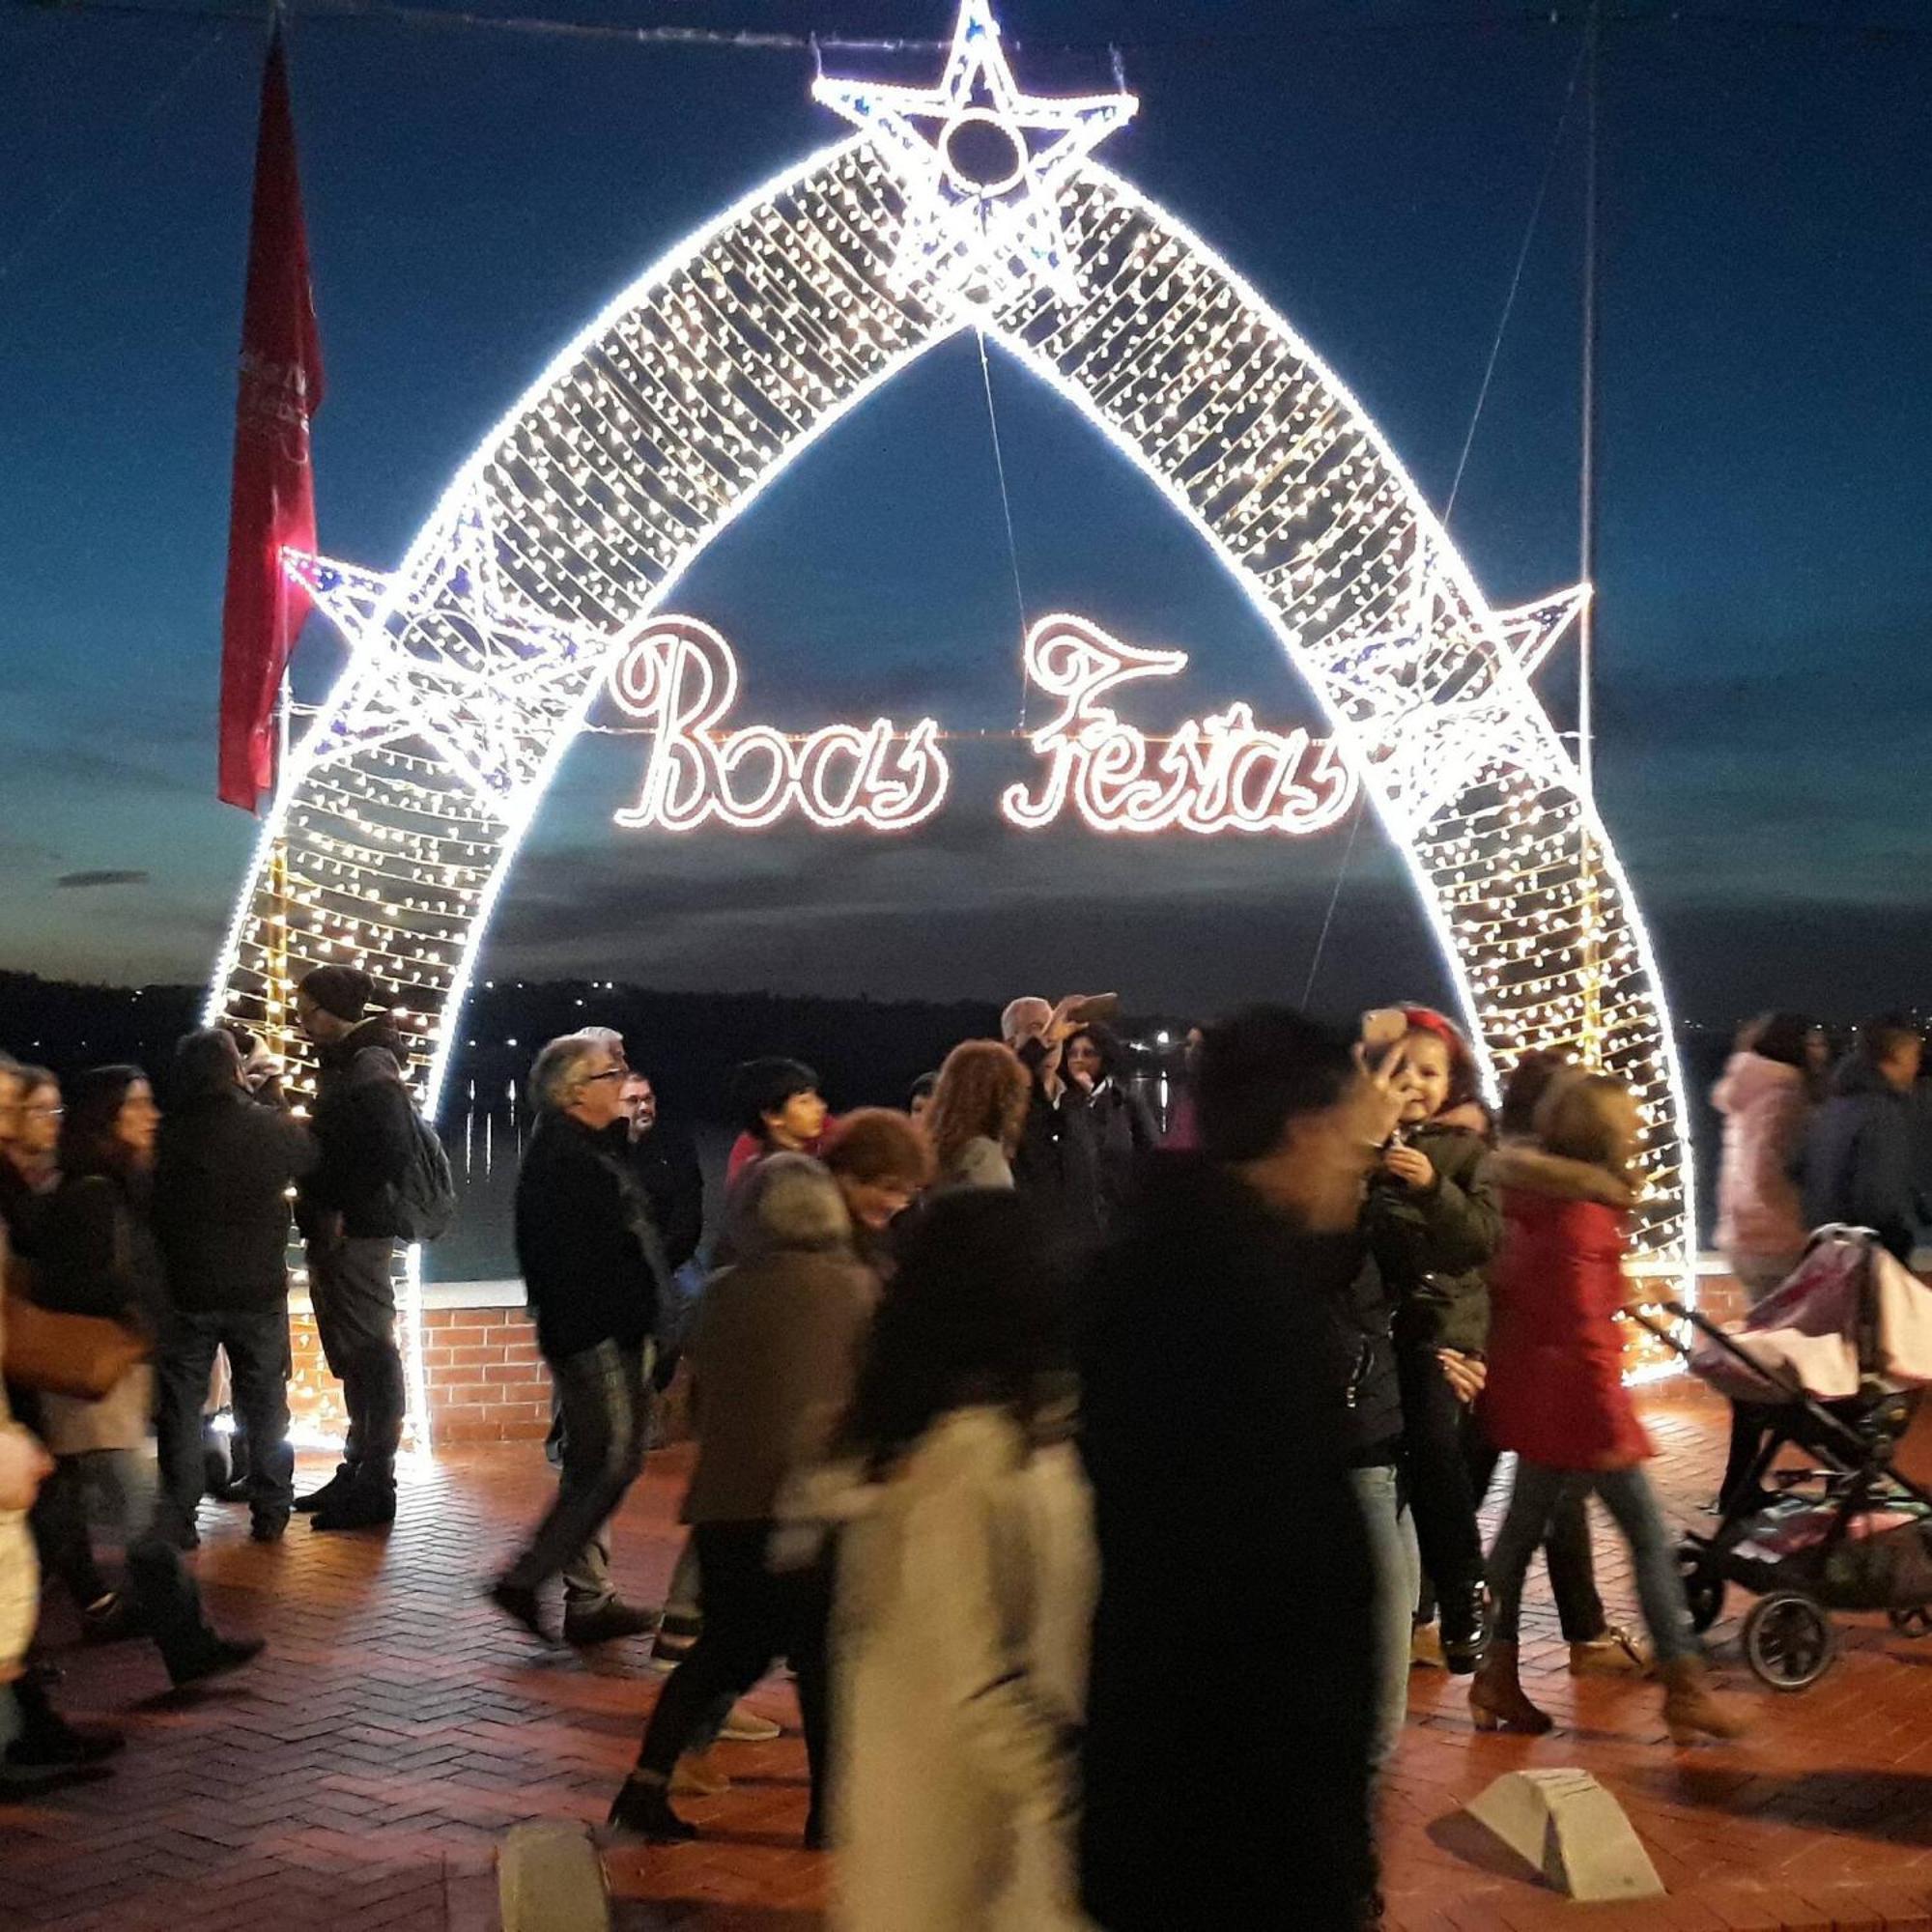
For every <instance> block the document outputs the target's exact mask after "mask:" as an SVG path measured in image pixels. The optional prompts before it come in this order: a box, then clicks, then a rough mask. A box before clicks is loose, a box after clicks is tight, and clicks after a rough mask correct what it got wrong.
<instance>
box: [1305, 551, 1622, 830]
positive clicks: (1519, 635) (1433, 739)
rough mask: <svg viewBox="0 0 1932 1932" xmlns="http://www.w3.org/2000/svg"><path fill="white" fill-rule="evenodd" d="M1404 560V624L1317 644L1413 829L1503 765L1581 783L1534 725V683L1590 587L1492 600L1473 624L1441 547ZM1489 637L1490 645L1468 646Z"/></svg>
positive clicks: (1372, 761) (1356, 729)
mask: <svg viewBox="0 0 1932 1932" xmlns="http://www.w3.org/2000/svg"><path fill="white" fill-rule="evenodd" d="M1407 568H1408V579H1409V581H1408V584H1407V587H1406V591H1405V594H1404V604H1405V607H1406V608H1405V611H1404V614H1403V615H1402V616H1401V617H1399V618H1398V619H1397V621H1396V622H1394V623H1393V624H1389V625H1385V626H1382V627H1381V628H1378V629H1376V630H1372V631H1353V632H1351V631H1344V632H1341V633H1339V634H1337V635H1336V636H1334V637H1332V638H1330V639H1327V640H1326V641H1325V642H1323V643H1322V644H1321V645H1320V646H1318V647H1317V648H1316V650H1315V652H1314V655H1315V657H1316V659H1317V661H1318V663H1319V667H1320V669H1321V674H1322V676H1323V679H1324V681H1325V683H1326V684H1327V686H1328V690H1329V695H1330V697H1331V698H1332V699H1334V700H1335V701H1336V702H1337V704H1338V707H1339V709H1340V710H1341V712H1342V714H1343V717H1344V719H1345V721H1346V723H1347V726H1348V728H1349V730H1350V733H1351V734H1352V735H1353V737H1354V740H1355V744H1356V750H1357V753H1358V755H1359V757H1360V759H1361V762H1362V765H1363V767H1364V769H1365V770H1366V771H1368V772H1371V773H1373V775H1374V777H1375V780H1376V782H1377V784H1378V787H1379V788H1380V789H1381V792H1382V795H1383V797H1384V799H1385V800H1386V801H1387V803H1388V805H1389V807H1390V809H1391V810H1393V811H1394V812H1395V813H1396V814H1397V815H1398V816H1399V817H1400V818H1401V820H1402V821H1403V823H1404V825H1405V827H1406V829H1407V830H1408V831H1409V832H1410V833H1413V832H1414V831H1415V830H1417V829H1419V828H1420V827H1421V826H1423V825H1425V824H1426V823H1427V822H1428V821H1429V820H1430V819H1431V818H1432V817H1433V816H1434V815H1435V812H1436V810H1438V809H1439V808H1440V807H1441V806H1442V805H1443V803H1444V802H1445V801H1446V800H1448V799H1450V798H1452V797H1454V796H1455V795H1456V794H1457V793H1458V792H1459V791H1460V790H1461V789H1462V788H1463V785H1464V783H1465V782H1466V781H1467V780H1468V778H1469V776H1470V775H1471V774H1472V773H1473V772H1475V771H1477V770H1480V769H1481V768H1483V767H1485V766H1492V765H1495V764H1498V763H1508V764H1514V765H1517V766H1519V767H1520V768H1521V769H1522V770H1524V771H1526V772H1528V773H1530V774H1531V775H1532V777H1534V778H1535V779H1536V780H1538V781H1541V782H1542V783H1545V784H1563V783H1574V782H1575V774H1574V772H1572V771H1571V770H1570V768H1569V766H1568V763H1567V760H1565V759H1564V757H1563V753H1562V751H1561V748H1560V747H1559V746H1557V744H1556V743H1555V741H1554V740H1553V739H1552V738H1551V737H1550V735H1549V734H1548V732H1547V731H1544V730H1540V729H1538V728H1537V722H1536V717H1535V707H1534V705H1533V703H1532V702H1530V701H1528V699H1527V682H1526V681H1527V679H1528V678H1529V676H1530V674H1531V673H1532V672H1534V671H1535V670H1536V669H1537V668H1538V667H1539V666H1541V665H1542V663H1543V661H1544V660H1545V659H1546V658H1547V657H1548V655H1549V653H1550V651H1551V649H1552V648H1553V647H1554V646H1555V644H1556V642H1557V640H1558V639H1560V638H1562V636H1563V635H1564V633H1565V632H1567V631H1568V630H1569V629H1570V627H1571V625H1572V624H1574V623H1575V622H1576V620H1577V616H1578V615H1579V614H1580V612H1581V611H1582V609H1583V607H1584V605H1585V604H1587V603H1588V602H1589V600H1590V586H1589V585H1588V584H1577V585H1576V586H1575V587H1574V588H1572V589H1569V590H1563V591H1559V592H1557V593H1556V594H1555V595H1553V596H1550V597H1546V598H1543V599H1541V600H1539V601H1538V602H1537V603H1534V604H1525V605H1522V606H1521V607H1520V608H1519V609H1515V610H1509V611H1489V610H1487V609H1484V610H1481V611H1478V612H1477V613H1476V614H1475V617H1474V620H1473V625H1472V620H1471V618H1470V616H1469V614H1468V613H1467V609H1466V605H1465V604H1464V602H1463V600H1462V599H1460V598H1459V597H1457V596H1456V594H1455V593H1454V591H1453V589H1452V586H1451V584H1450V581H1449V579H1448V577H1447V575H1446V574H1445V573H1444V571H1443V569H1442V567H1441V564H1440V562H1439V560H1438V559H1437V557H1436V556H1435V552H1434V548H1433V546H1431V545H1429V544H1427V543H1418V544H1417V546H1416V553H1415V555H1414V557H1413V559H1412V560H1411V561H1410V562H1409V564H1408V566H1407ZM1485 634H1486V635H1487V636H1488V638H1489V639H1490V644H1491V648H1490V649H1489V650H1488V651H1482V650H1471V649H1470V648H1469V645H1470V644H1471V643H1472V642H1474V641H1475V640H1476V639H1477V638H1478V637H1480V636H1483V635H1485ZM1510 668H1513V669H1514V670H1515V672H1516V673H1517V675H1516V676H1514V677H1512V676H1510V675H1509V674H1508V671H1509V669H1510Z"/></svg>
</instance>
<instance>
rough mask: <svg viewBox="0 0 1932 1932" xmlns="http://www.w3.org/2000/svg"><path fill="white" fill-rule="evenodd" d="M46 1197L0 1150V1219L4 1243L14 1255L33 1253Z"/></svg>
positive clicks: (49, 1195)
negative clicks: (5, 1238)
mask: <svg viewBox="0 0 1932 1932" xmlns="http://www.w3.org/2000/svg"><path fill="white" fill-rule="evenodd" d="M50 1199H52V1196H51V1194H50V1193H47V1192H43V1190H42V1189H40V1188H38V1187H36V1186H35V1185H34V1183H33V1182H32V1181H31V1180H29V1179H27V1177H26V1176H25V1175H24V1174H22V1173H21V1172H20V1170H19V1169H18V1168H17V1167H15V1166H14V1163H13V1161H12V1160H10V1159H9V1158H8V1157H7V1155H6V1154H4V1153H0V1221H4V1222H5V1223H6V1224H7V1245H8V1247H9V1248H10V1249H11V1250H12V1251H13V1252H14V1254H16V1255H20V1256H23V1257H25V1258H27V1259H28V1260H31V1259H32V1258H33V1256H34V1255H35V1253H36V1252H37V1250H38V1243H39V1238H40V1230H41V1223H42V1221H43V1219H44V1218H45V1216H46V1211H47V1203H48V1201H49V1200H50Z"/></svg>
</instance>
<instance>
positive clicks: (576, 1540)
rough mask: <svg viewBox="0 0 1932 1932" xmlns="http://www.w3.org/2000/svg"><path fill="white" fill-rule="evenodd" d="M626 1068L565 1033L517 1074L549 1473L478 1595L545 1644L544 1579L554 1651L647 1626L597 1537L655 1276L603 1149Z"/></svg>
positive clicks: (624, 1459)
mask: <svg viewBox="0 0 1932 1932" xmlns="http://www.w3.org/2000/svg"><path fill="white" fill-rule="evenodd" d="M626 1071H627V1069H626V1067H625V1065H624V1062H623V1059H622V1056H621V1054H619V1053H618V1052H617V1051H615V1050H613V1048H612V1047H611V1044H610V1043H609V1042H608V1040H607V1039H605V1038H604V1037H601V1036H590V1035H584V1034H566V1035H565V1036H564V1037H562V1038H561V1039H554V1040H552V1041H551V1043H550V1044H549V1045H548V1046H546V1047H545V1048H544V1050H543V1051H542V1052H541V1053H540V1054H538V1055H537V1060H536V1065H535V1066H534V1067H533V1068H532V1069H531V1072H530V1091H531V1098H532V1100H533V1101H534V1103H535V1106H536V1109H537V1116H538V1119H537V1125H536V1129H535V1131H534V1132H533V1133H532V1134H531V1136H530V1144H529V1147H528V1150H527V1151H526V1153H525V1155H524V1165H523V1170H522V1172H521V1173H520V1174H519V1175H518V1177H517V1206H516V1238H517V1262H518V1265H519V1266H520V1267H521V1269H522V1271H523V1276H524V1288H525V1293H526V1296H527V1298H528V1301H529V1306H530V1312H531V1314H532V1315H533V1316H534V1317H535V1318H536V1325H537V1346H538V1348H539V1349H541V1350H543V1356H544V1360H545V1361H546V1362H548V1363H549V1365H550V1372H551V1377H552V1379H553V1380H554V1383H555V1385H556V1391H557V1398H558V1402H559V1405H560V1406H561V1409H562V1420H563V1431H562V1436H563V1441H562V1463H563V1468H562V1474H561V1476H560V1478H559V1480H558V1483H557V1492H556V1500H555V1502H554V1503H553V1504H552V1505H551V1507H550V1509H549V1511H548V1512H547V1513H546V1514H545V1516H544V1519H543V1520H542V1521H541V1522H540V1523H538V1525H537V1527H536V1530H535V1532H534V1533H533V1534H532V1536H531V1538H530V1541H529V1543H528V1545H527V1546H526V1548H525V1549H524V1552H523V1554H522V1555H520V1556H519V1557H518V1558H517V1560H516V1561H515V1562H514V1563H513V1564H511V1566H510V1567H509V1569H508V1570H506V1571H505V1572H504V1573H503V1575H502V1576H501V1577H499V1578H498V1579H497V1582H496V1583H495V1584H493V1585H492V1587H491V1590H490V1596H491V1598H492V1600H493V1601H494V1602H495V1603H496V1604H497V1607H498V1608H500V1609H501V1610H502V1611H503V1612H504V1613H505V1614H506V1615H508V1616H511V1617H513V1618H515V1619H516V1621H517V1622H518V1623H520V1624H522V1625H523V1627H524V1628H525V1629H526V1630H527V1631H528V1632H530V1633H531V1634H532V1635H534V1636H536V1637H538V1638H539V1639H541V1640H542V1641H543V1642H546V1643H548V1642H550V1641H551V1633H550V1629H549V1627H548V1626H547V1624H546V1623H545V1621H544V1612H543V1605H542V1598H541V1595H540V1593H541V1591H542V1590H543V1588H544V1587H545V1586H546V1585H547V1584H548V1583H549V1582H550V1581H551V1579H552V1578H553V1577H563V1578H564V1616H563V1637H564V1641H565V1642H567V1643H575V1644H582V1643H602V1642H606V1641H608V1640H610V1639H611V1638H613V1637H620V1636H638V1635H641V1634H644V1633H646V1632H648V1631H649V1630H651V1629H652V1628H653V1626H654V1624H655V1622H656V1617H655V1613H654V1612H652V1611H648V1610H643V1609H639V1608H636V1607H634V1606H632V1605H628V1604H625V1603H623V1602H622V1601H621V1600H620V1599H619V1598H618V1596H617V1594H616V1591H615V1589H614V1588H613V1587H612V1585H611V1574H610V1544H609V1540H608V1533H607V1531H606V1528H605V1525H606V1523H607V1522H608V1520H609V1519H610V1517H611V1512H612V1511H614V1510H615V1509H616V1507H617V1505H618V1504H619V1503H621V1502H622V1501H623V1499H624V1494H625V1492H626V1491H628V1490H629V1489H630V1487H631V1485H632V1483H633V1482H635V1481H636V1480H637V1477H638V1472H639V1470H640V1469H641V1468H642V1467H643V1464H644V1449H645V1446H646V1443H647V1440H648V1437H649V1431H650V1375H651V1351H652V1345H651V1335H652V1333H653V1331H654V1329H655V1328H656V1326H657V1316H658V1302H659V1296H660V1295H661V1294H662V1293H664V1289H665V1284H666V1282H667V1281H668V1276H669V1269H668V1267H667V1266H666V1264H665V1258H664V1247H663V1244H662V1242H661V1241H660V1240H659V1238H658V1232H657V1228H656V1226H655V1224H654V1222H653V1221H652V1218H651V1210H650V1203H649V1201H648V1199H647V1197H646V1196H645V1193H644V1190H643V1187H642V1186H641V1184H640V1183H639V1180H638V1179H637V1176H636V1174H635V1172H634V1171H633V1169H632V1167H631V1165H630V1163H629V1162H628V1161H627V1160H626V1159H625V1158H624V1155H623V1153H622V1152H621V1151H619V1150H618V1149H617V1148H615V1147H613V1146H612V1144H611V1143H612V1140H613V1139H614V1138H615V1137H613V1136H612V1135H611V1131H610V1130H611V1127H613V1126H615V1125H616V1124H617V1123H618V1122H620V1121H621V1120H622V1119H623V1118H624V1112H623V1107H624V1101H623V1087H624V1079H625V1075H626Z"/></svg>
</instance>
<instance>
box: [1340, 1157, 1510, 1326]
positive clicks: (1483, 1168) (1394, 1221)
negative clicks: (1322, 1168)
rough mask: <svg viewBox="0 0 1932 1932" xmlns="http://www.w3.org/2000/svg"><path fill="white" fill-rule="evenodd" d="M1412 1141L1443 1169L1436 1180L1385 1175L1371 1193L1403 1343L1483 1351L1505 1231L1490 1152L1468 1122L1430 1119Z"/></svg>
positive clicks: (1372, 1217) (1373, 1236) (1373, 1227)
mask: <svg viewBox="0 0 1932 1932" xmlns="http://www.w3.org/2000/svg"><path fill="white" fill-rule="evenodd" d="M1411 1145H1412V1146H1413V1147H1414V1149H1415V1151H1417V1152H1418V1153H1422V1154H1426V1155H1427V1156H1428V1157H1429V1163H1430V1165H1431V1166H1432V1167H1434V1168H1435V1179H1434V1180H1433V1181H1432V1182H1431V1183H1430V1184H1429V1186H1428V1187H1426V1188H1424V1189H1423V1190H1422V1191H1421V1192H1420V1193H1417V1192H1416V1191H1415V1190H1414V1189H1412V1188H1408V1187H1405V1186H1403V1185H1402V1184H1401V1183H1400V1182H1393V1183H1392V1182H1390V1181H1388V1180H1386V1179H1381V1180H1378V1181H1377V1182H1376V1183H1375V1185H1373V1186H1372V1187H1371V1189H1370V1192H1369V1208H1368V1228H1369V1239H1370V1243H1371V1244H1372V1246H1373V1247H1374V1249H1375V1254H1376V1262H1377V1264H1378V1266H1379V1267H1380V1269H1381V1273H1382V1279H1383V1280H1384V1281H1385V1282H1386V1283H1387V1284H1388V1287H1389V1292H1390V1293H1392V1294H1393V1295H1394V1296H1395V1302H1396V1316H1395V1337H1396V1341H1397V1343H1398V1344H1399V1345H1400V1346H1401V1347H1403V1348H1405V1349H1455V1350H1459V1351H1460V1352H1461V1353H1463V1354H1465V1355H1480V1354H1481V1353H1482V1352H1483V1350H1484V1349H1485V1347H1486V1346H1487V1345H1488V1342H1489V1335H1490V1262H1491V1260H1492V1258H1493V1256H1494V1254H1495V1252H1496V1247H1497V1244H1498V1243H1499V1242H1500V1241H1501V1239H1502V1233H1503V1217H1502V1208H1501V1207H1500V1205H1499V1204H1498V1203H1497V1200H1496V1190H1495V1184H1494V1182H1493V1180H1492V1179H1491V1174H1490V1151H1489V1149H1488V1148H1487V1147H1486V1146H1485V1145H1484V1144H1483V1141H1482V1138H1481V1136H1480V1135H1477V1134H1472V1133H1471V1132H1470V1131H1469V1130H1468V1129H1467V1128H1466V1127H1443V1126H1429V1125H1425V1126H1424V1127H1423V1128H1421V1130H1420V1131H1419V1132H1418V1133H1417V1134H1416V1135H1415V1138H1414V1140H1413V1142H1412V1143H1411Z"/></svg>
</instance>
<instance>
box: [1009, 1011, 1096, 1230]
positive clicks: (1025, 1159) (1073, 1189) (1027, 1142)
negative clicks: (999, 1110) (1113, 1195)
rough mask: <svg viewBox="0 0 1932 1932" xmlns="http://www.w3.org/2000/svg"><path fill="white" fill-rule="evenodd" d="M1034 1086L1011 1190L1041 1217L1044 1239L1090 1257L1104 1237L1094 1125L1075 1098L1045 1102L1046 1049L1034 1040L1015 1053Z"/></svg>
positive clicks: (1064, 1093)
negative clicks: (1027, 1202) (1043, 1074)
mask: <svg viewBox="0 0 1932 1932" xmlns="http://www.w3.org/2000/svg"><path fill="white" fill-rule="evenodd" d="M1018 1054H1019V1059H1020V1064H1021V1065H1023V1066H1024V1067H1025V1068H1026V1069H1027V1072H1028V1074H1029V1075H1030V1076H1031V1078H1032V1081H1033V1087H1032V1093H1031V1095H1030V1097H1029V1098H1028V1101H1027V1112H1026V1124H1025V1125H1024V1126H1023V1127H1022V1128H1021V1130H1020V1144H1019V1146H1018V1148H1017V1149H1016V1150H1015V1151H1014V1153H1013V1158H1012V1170H1013V1187H1014V1189H1015V1190H1016V1191H1017V1192H1018V1193H1020V1194H1021V1195H1023V1196H1025V1197H1026V1199H1027V1200H1028V1201H1030V1202H1031V1203H1032V1204H1033V1206H1034V1208H1036V1209H1037V1212H1038V1213H1039V1214H1040V1216H1041V1219H1042V1225H1043V1226H1044V1228H1045V1229H1046V1233H1047V1238H1048V1239H1049V1240H1050V1241H1052V1242H1053V1243H1054V1244H1055V1245H1056V1246H1057V1247H1059V1248H1061V1249H1062V1250H1064V1251H1065V1252H1068V1253H1077V1254H1087V1253H1091V1252H1092V1251H1093V1250H1094V1248H1096V1247H1097V1246H1098V1245H1099V1243H1100V1238H1101V1236H1102V1235H1103V1233H1104V1232H1105V1227H1104V1222H1103V1218H1102V1209H1101V1205H1100V1175H1099V1166H1098V1163H1097V1161H1096V1158H1095V1155H1094V1122H1093V1121H1092V1119H1091V1118H1090V1116H1089V1112H1088V1108H1087V1106H1086V1103H1085V1102H1084V1101H1083V1100H1082V1099H1080V1098H1079V1096H1078V1095H1076V1094H1071V1093H1069V1092H1067V1091H1066V1090H1065V1088H1063V1089H1062V1091H1061V1095H1060V1099H1059V1101H1058V1103H1056V1102H1055V1101H1053V1100H1052V1099H1049V1098H1048V1096H1047V1093H1046V1088H1045V1084H1044V1081H1043V1079H1042V1077H1041V1076H1042V1070H1043V1067H1044V1065H1045V1061H1046V1057H1047V1049H1046V1048H1045V1047H1044V1046H1043V1045H1042V1044H1041V1043H1040V1042H1039V1041H1038V1040H1037V1039H1031V1040H1028V1041H1027V1042H1026V1043H1025V1044H1024V1045H1022V1046H1021V1047H1019V1048H1018Z"/></svg>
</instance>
